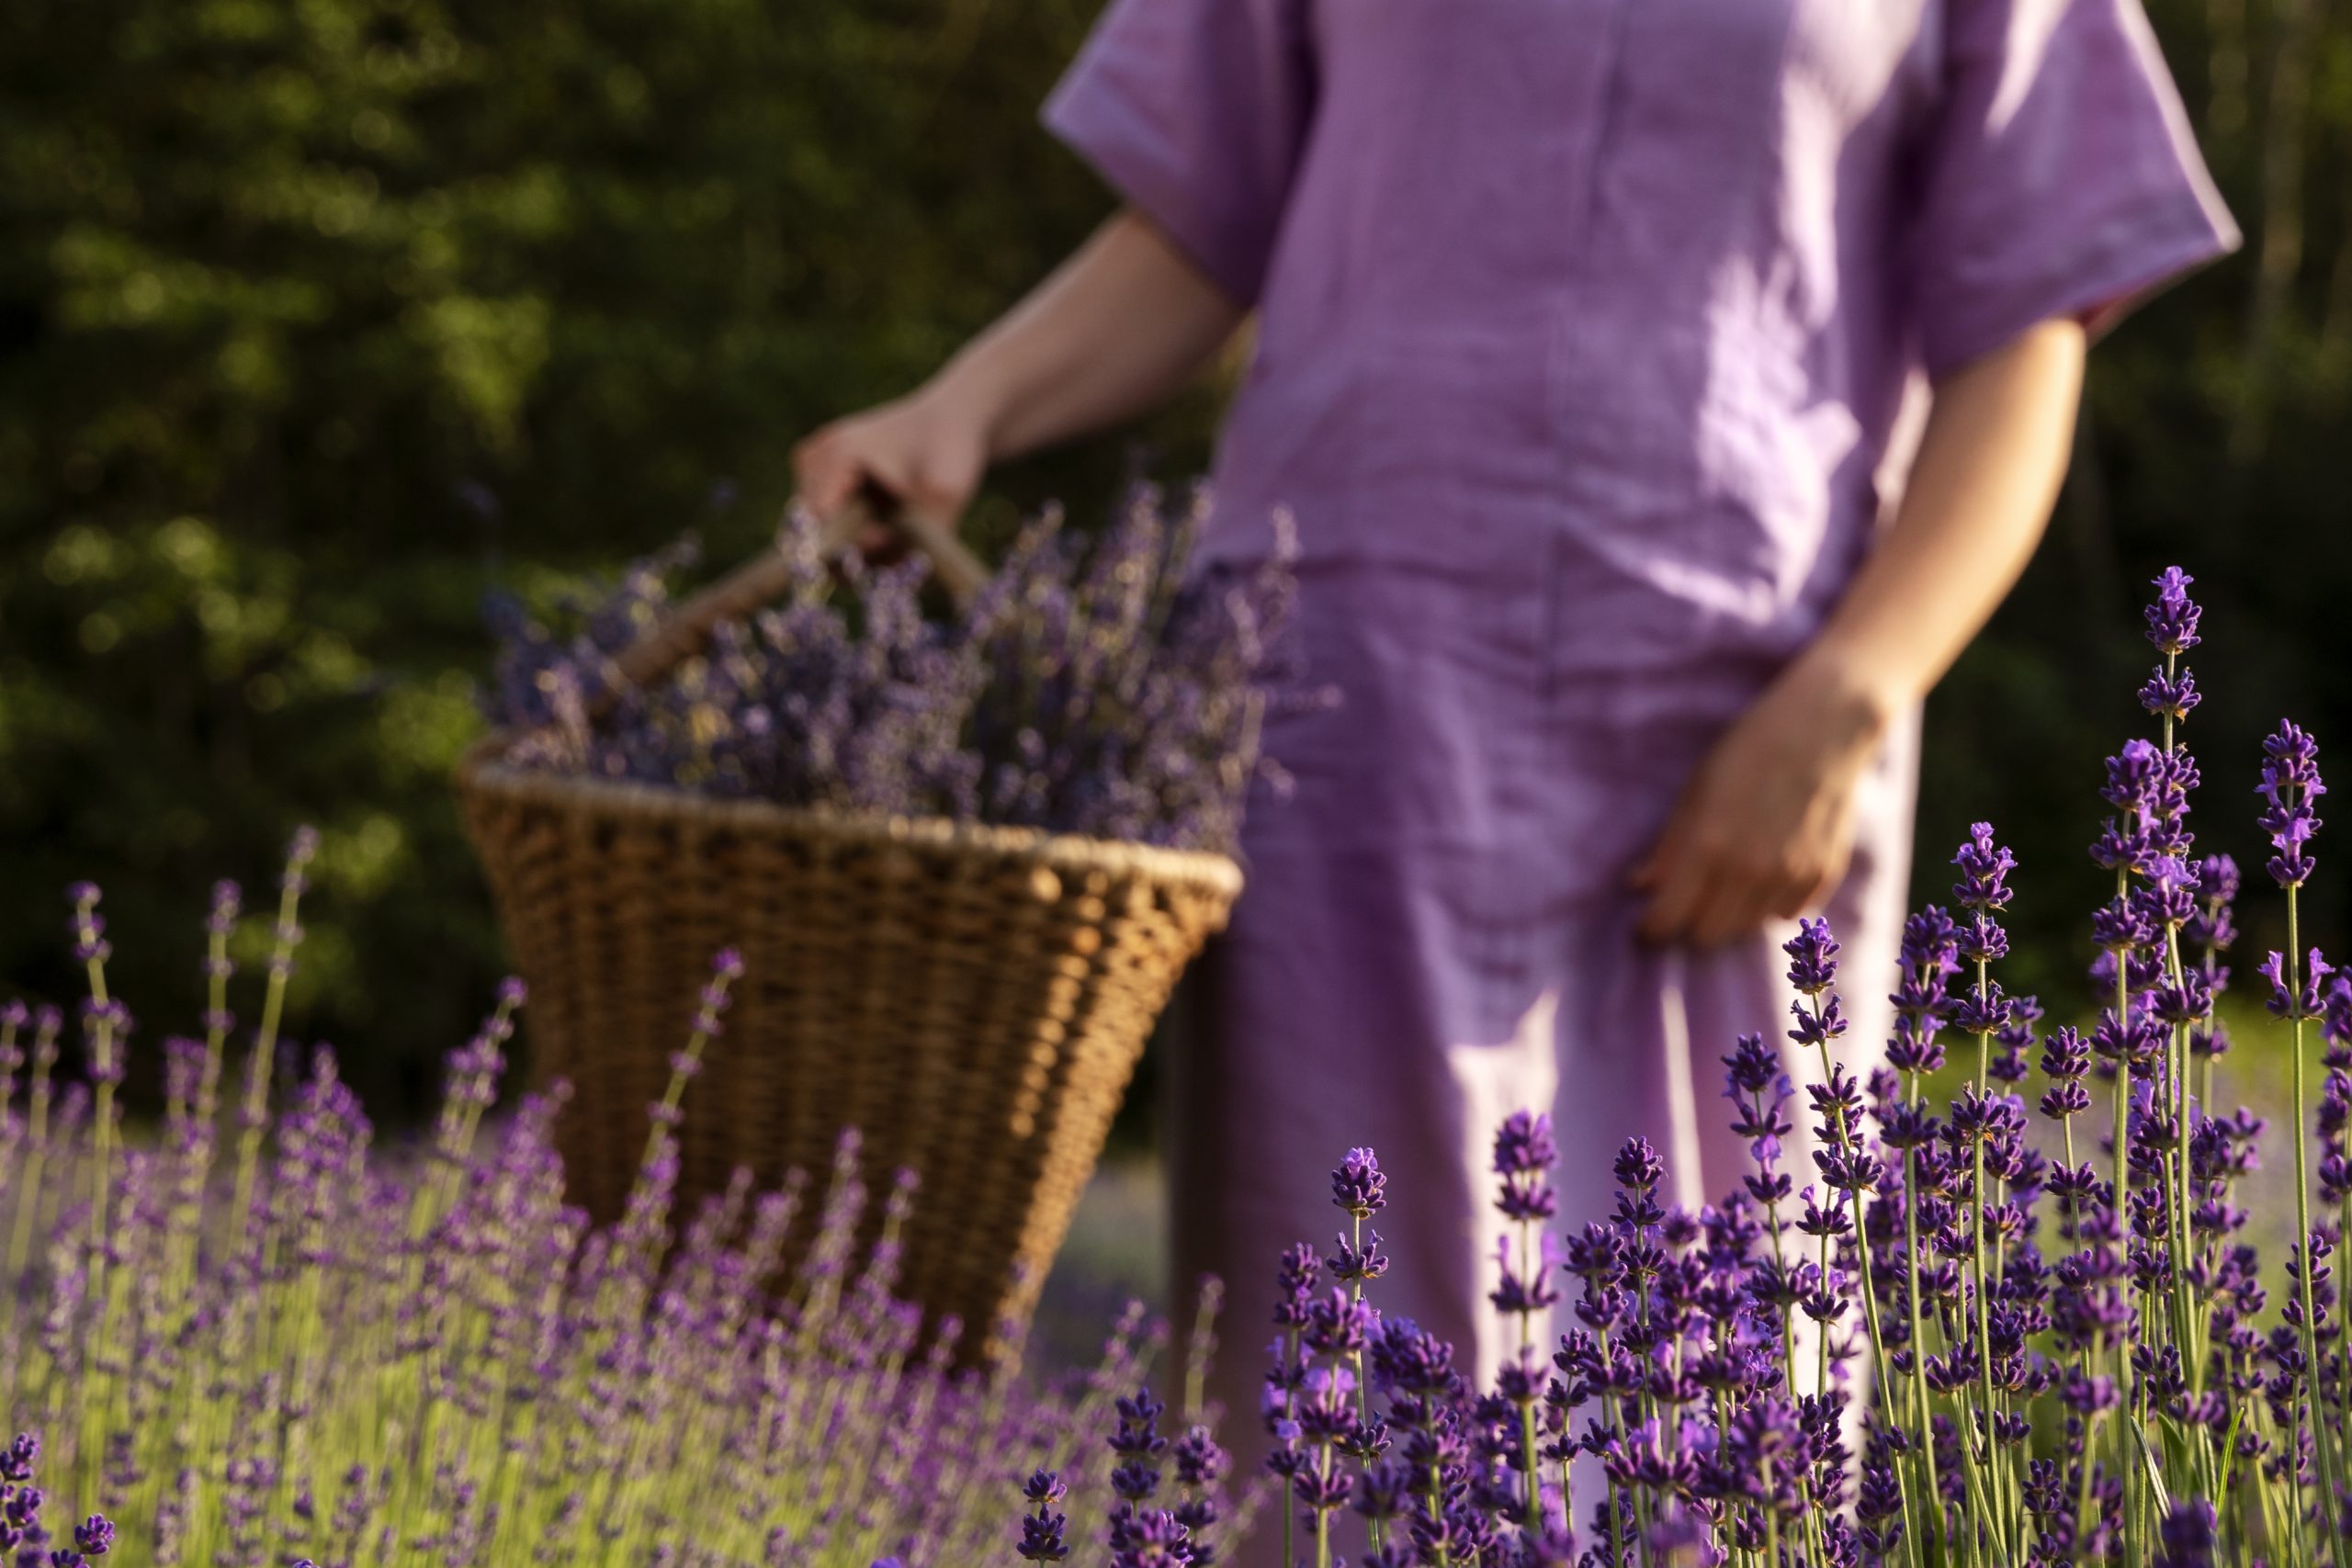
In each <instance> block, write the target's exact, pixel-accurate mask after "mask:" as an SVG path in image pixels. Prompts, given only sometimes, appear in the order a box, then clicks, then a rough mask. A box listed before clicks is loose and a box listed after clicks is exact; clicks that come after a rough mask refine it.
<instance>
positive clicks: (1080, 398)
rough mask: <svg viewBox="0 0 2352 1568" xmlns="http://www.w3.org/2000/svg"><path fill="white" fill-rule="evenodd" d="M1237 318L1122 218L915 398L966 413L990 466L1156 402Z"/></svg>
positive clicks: (1151, 236)
mask: <svg viewBox="0 0 2352 1568" xmlns="http://www.w3.org/2000/svg"><path fill="white" fill-rule="evenodd" d="M1244 313H1245V312H1244V311H1243V310H1241V308H1240V307H1239V306H1238V305H1236V304H1235V303H1234V302H1233V301H1232V300H1231V299H1228V298H1227V296H1226V295H1225V293H1224V292H1223V291H1222V290H1221V289H1219V288H1217V287H1216V284H1214V283H1212V282H1210V281H1209V279H1208V277H1207V276H1206V275H1205V274H1204V273H1202V272H1201V271H1200V270H1199V269H1198V268H1197V267H1195V266H1194V265H1193V263H1192V262H1191V260H1190V259H1189V258H1187V257H1186V256H1185V255H1184V254H1182V252H1180V251H1178V250H1177V249H1176V247H1175V246H1174V245H1173V244H1171V243H1170V242H1169V241H1168V240H1167V238H1166V237H1165V236H1163V235H1162V234H1161V233H1160V232H1159V230H1157V229H1156V228H1154V227H1153V226H1152V225H1151V224H1150V223H1148V221H1146V220H1144V219H1142V218H1141V217H1139V216H1137V215H1136V214H1135V213H1134V212H1132V211H1125V212H1121V213H1120V214H1118V215H1117V216H1116V217H1114V218H1113V219H1112V220H1110V221H1109V222H1107V223H1105V224H1104V225H1103V227H1102V228H1101V229H1100V230H1098V231H1096V232H1095V234H1094V236H1093V238H1091V240H1089V241H1088V242H1087V243H1085V244H1084V245H1082V246H1080V248H1079V250H1078V251H1077V252H1076V253H1075V254H1072V255H1071V257H1070V258H1069V260H1068V261H1067V262H1065V263H1063V264H1062V265H1061V266H1060V267H1059V268H1058V269H1057V270H1056V271H1055V272H1054V274H1053V276H1050V277H1048V278H1046V281H1045V282H1043V283H1041V284H1039V285H1038V286H1037V288H1035V290H1033V291H1032V292H1031V293H1030V295H1029V296H1028V298H1027V299H1023V301H1022V302H1021V303H1020V304H1019V305H1017V306H1015V307H1014V308H1013V309H1012V310H1011V311H1009V312H1007V313H1006V314H1005V316H1004V317H1003V318H1002V319H1001V320H1000V321H998V322H997V323H996V324H995V325H994V326H992V327H990V328H989V330H988V331H987V332H985V333H981V334H980V335H979V336H978V337H977V338H975V339H974V340H973V341H972V342H971V343H970V344H968V345H967V347H966V348H965V349H964V350H963V352H962V353H960V354H958V355H956V357H955V358H954V359H953V360H951V361H949V363H948V364H947V365H946V366H945V367H944V368H943V369H942V370H941V371H940V372H939V374H938V375H937V376H935V377H933V378H932V380H931V382H930V383H929V384H927V385H926V386H925V387H924V388H923V389H922V392H921V393H920V394H918V395H919V396H922V397H926V398H933V399H938V400H943V401H945V402H950V403H956V404H959V405H961V406H962V407H964V408H965V409H967V410H968V411H969V412H971V413H972V414H973V416H974V417H975V418H977V419H978V421H979V422H980V423H981V426H982V428H983V429H984V430H985V431H986V433H987V444H988V449H989V451H988V455H989V457H990V458H991V459H997V458H1003V457H1018V456H1020V455H1021V454H1023V453H1024V452H1030V451H1034V450H1035V449H1036V448H1038V447H1041V446H1051V445H1053V444H1054V443H1055V442H1057V441H1061V440H1065V439H1067V438H1069V437H1070V436H1074V435H1079V434H1083V433H1085V432H1087V431H1089V430H1093V429H1097V428H1099V427H1101V426H1103V425H1106V424H1114V423H1117V422H1118V421H1120V420H1123V419H1126V418H1129V417H1131V416H1133V415H1135V414H1138V413H1141V412H1145V411H1147V410H1148V409H1150V408H1152V407H1153V406H1155V405H1157V404H1158V403H1159V402H1161V401H1163V400H1166V399H1167V398H1168V397H1169V396H1170V395H1171V394H1172V393H1174V392H1175V391H1176V390H1177V389H1179V388H1180V387H1182V385H1183V384H1184V382H1185V381H1186V380H1187V379H1188V378H1191V377H1192V376H1193V373H1194V372H1195V371H1197V370H1198V369H1199V368H1200V367H1201V366H1202V365H1203V363H1204V362H1205V361H1206V360H1207V359H1208V357H1209V356H1210V355H1213V354H1214V353H1216V350H1217V348H1218V347H1219V346H1220V345H1221V344H1224V342H1225V341H1226V339H1227V338H1228V337H1230V336H1231V335H1232V333H1233V332H1234V329H1235V328H1236V327H1238V325H1239V324H1240V322H1241V319H1242V317H1243V315H1244Z"/></svg>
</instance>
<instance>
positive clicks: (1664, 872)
mask: <svg viewBox="0 0 2352 1568" xmlns="http://www.w3.org/2000/svg"><path fill="white" fill-rule="evenodd" d="M1711 880H1712V868H1711V866H1710V864H1709V863H1708V862H1707V861H1706V860H1705V858H1704V857H1703V856H1702V854H1701V853H1700V852H1698V851H1697V850H1695V849H1691V848H1685V847H1683V846H1682V845H1681V844H1680V843H1679V842H1678V843H1677V844H1675V845H1673V846H1669V847H1668V850H1667V852H1666V853H1665V856H1664V858H1663V859H1662V860H1661V862H1660V863H1659V866H1658V870H1657V892H1656V893H1655V894H1654V895H1652V896H1651V898H1650V901H1649V906H1648V908H1646V909H1645V910H1644V911H1643V914H1642V918H1641V920H1640V923H1639V925H1638V926H1637V927H1636V928H1635V929H1636V930H1637V931H1639V932H1640V934H1641V935H1642V936H1643V937H1644V938H1645V939H1646V940H1648V941H1650V942H1673V941H1675V940H1676V939H1678V938H1679V937H1681V936H1683V935H1685V934H1686V933H1687V932H1688V931H1690V928H1691V918H1692V917H1693V916H1694V915H1696V914H1697V913H1698V911H1699V908H1700V907H1701V905H1702V902H1703V901H1704V899H1705V897H1706V896H1707V888H1708V885H1709V883H1710V881H1711Z"/></svg>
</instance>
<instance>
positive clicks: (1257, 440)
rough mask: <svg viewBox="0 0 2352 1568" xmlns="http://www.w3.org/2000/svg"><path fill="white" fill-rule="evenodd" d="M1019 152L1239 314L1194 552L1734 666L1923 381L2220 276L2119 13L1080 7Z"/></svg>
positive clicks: (1628, 656)
mask: <svg viewBox="0 0 2352 1568" xmlns="http://www.w3.org/2000/svg"><path fill="white" fill-rule="evenodd" d="M1046 121H1047V124H1048V125H1049V126H1050V128H1051V129H1052V130H1054V131H1055V132H1056V133H1057V134H1058V135H1059V136H1061V137H1062V138H1063V139H1064V140H1065V141H1068V142H1069V144H1070V145H1072V146H1073V147H1075V148H1076V149H1077V150H1078V151H1079V152H1080V153H1082V154H1083V155H1084V156H1085V157H1086V158H1088V159H1089V160H1090V161H1091V162H1092V163H1093V164H1094V165H1095V166H1096V167H1097V168H1098V169H1099V170H1100V171H1101V172H1102V173H1103V175H1105V176H1106V177H1107V178H1108V180H1109V181H1110V182H1111V183H1112V184H1113V185H1114V186H1115V187H1117V189H1118V190H1119V191H1120V192H1121V193H1123V194H1124V195H1125V197H1127V198H1128V199H1129V200H1130V201H1131V202H1133V203H1134V204H1135V205H1136V207H1138V208H1139V209H1141V210H1142V211H1143V212H1145V213H1146V214H1147V215H1148V216H1149V217H1150V218H1151V219H1152V220H1155V221H1156V222H1157V223H1158V224H1159V226H1161V227H1162V228H1163V229H1164V230H1165V231H1166V232H1168V233H1169V234H1170V236H1171V237H1172V238H1173V239H1174V240H1175V242H1176V243H1178V244H1179V245H1180V246H1182V248H1183V249H1184V250H1185V251H1187V252H1188V253H1189V254H1191V255H1192V256H1193V257H1194V258H1195V259H1196V260H1197V261H1198V262H1199V264H1200V265H1202V266H1203V267H1204V269H1205V270H1206V271H1207V272H1208V274H1209V275H1210V276H1213V277H1214V278H1215V279H1216V281H1217V282H1218V283H1219V284H1220V285H1222V286H1223V288H1225V289H1226V290H1227V291H1228V292H1229V293H1230V294H1231V295H1232V296H1233V298H1234V299H1237V300H1238V301H1240V302H1243V303H1246V304H1251V305H1254V306H1256V307H1258V309H1259V310H1260V312H1261V321H1260V329H1259V339H1258V344H1257V353H1256V357H1255V360H1254V362H1253V364H1252V366H1251V368H1250V373H1249V378H1248V381H1247V383H1246V385H1245V386H1244V388H1243V389H1242V390H1241V392H1240V394H1239V397H1238V400H1237V402H1236V404H1235V406H1234V409H1233V411H1232V415H1231V419H1230V422H1229V423H1228V426H1227V431H1226V434H1225V438H1224V441H1223V444H1222V446H1221V448H1220V451H1219V454H1218V457H1217V463H1216V485H1217V492H1218V495H1219V499H1220V506H1219V518H1220V521H1219V523H1218V524H1216V525H1214V526H1213V528H1212V532H1211V536H1210V538H1209V540H1208V541H1207V543H1206V546H1205V548H1206V549H1207V551H1208V552H1209V553H1210V554H1212V555H1216V554H1224V555H1248V554H1250V553H1251V552H1254V551H1256V550H1258V549H1260V548H1261V547H1262V543H1263V540H1264V539H1265V537H1266V533H1265V524H1264V518H1265V514H1266V513H1267V511H1268V509H1269V508H1271V507H1273V506H1276V505H1286V506H1288V507H1290V508H1291V509H1292V510H1293V511H1294V512H1295V513H1296V515H1297V517H1298V520H1299V523H1300V526H1301V530H1302V535H1303V537H1304V540H1305V544H1306V550H1307V552H1308V555H1309V557H1310V558H1323V559H1326V560H1330V561H1354V562H1361V563H1364V564H1368V565H1385V566H1391V567H1401V568H1407V569H1411V570H1442V571H1446V572H1449V573H1453V574H1458V575H1468V576H1471V577H1476V578H1480V579H1487V580H1499V579H1508V578H1509V577H1510V575H1511V574H1512V573H1514V572H1516V571H1520V570H1530V569H1532V567H1533V566H1534V565H1535V564H1536V563H1541V562H1545V561H1549V560H1552V559H1555V558H1556V556H1557V552H1558V551H1560V550H1562V549H1564V548H1565V549H1567V550H1569V551H1572V552H1573V554H1574V557H1575V558H1576V569H1575V570H1574V572H1573V573H1572V577H1573V580H1574V581H1576V583H1577V585H1578V586H1577V588H1576V590H1575V592H1574V595H1573V597H1574V598H1575V600H1576V601H1577V604H1576V605H1575V613H1574V614H1572V615H1568V616H1566V617H1565V618H1564V621H1563V625H1562V627H1561V631H1560V636H1561V637H1562V639H1563V640H1562V644H1561V646H1560V647H1559V648H1558V649H1555V653H1556V655H1557V657H1558V658H1559V660H1561V662H1562V663H1563V664H1564V665H1565V666H1566V667H1568V668H1571V669H1582V670H1588V671H1593V672H1595V673H1601V672H1608V673H1616V674H1624V675H1638V674H1641V673H1644V672H1651V673H1656V674H1658V675H1661V676H1667V677H1668V678H1671V677H1672V676H1673V675H1674V674H1675V673H1676V672H1679V671H1723V670H1726V669H1728V668H1731V667H1735V666H1744V667H1748V668H1753V669H1759V670H1760V669H1769V668H1770V667H1771V666H1773V665H1776V664H1778V663H1779V662H1780V661H1781V660H1784V659H1785V658H1786V657H1787V656H1788V655H1789V654H1790V653H1792V651H1793V650H1794V649H1797V648H1798V647H1800V646H1802V645H1803V643H1804V641H1805V640H1806V639H1807V638H1808V637H1811V635H1812V634H1813V633H1814V632H1815V630H1816V629H1817V628H1818V626H1819V625H1820V623H1821V621H1822V619H1823V617H1824V615H1826V612H1827V609H1828V607H1829V606H1830V605H1831V604H1833V603H1834V602H1835V600H1836V598H1837V597H1838V593H1839V592H1841V591H1842V589H1843V588H1844V587H1845V585H1846V583H1847V581H1849V578H1850V577H1851V575H1852V573H1853V570H1854V569H1855V567H1856V565H1857V563H1858V562H1859V560H1860V557H1861V555H1862V553H1863V551H1864V550H1865V549H1866V547H1867V546H1868V544H1869V542H1870V539H1871V535H1872V532H1873V530H1874V527H1875V525H1876V524H1877V522H1878V520H1879V519H1880V518H1881V517H1882V516H1883V514H1884V513H1885V511H1886V509H1887V507H1888V506H1889V505H1890V504H1891V502H1892V501H1893V500H1894V496H1895V493H1896V492H1897V491H1898V490H1899V487H1900V484H1901V480H1902V476H1903V474H1904V472H1905V470H1906V469H1907V467H1908V463H1909V457H1910V448H1911V445H1912V444H1913V442H1914V441H1915V440H1916V434H1917V423H1918V419H1917V416H1918V415H1919V413H1920V412H1922V410H1923V408H1924V400H1923V398H1922V396H1921V394H1922V393H1923V392H1924V389H1925V387H1926V385H1927V382H1928V378H1934V377H1937V376H1939V375H1942V374H1944V373H1946V372H1948V371H1951V370H1952V369H1954V368H1956V367H1960V366H1962V365H1964V364H1966V363H1967V362H1968V361H1969V360H1971V359H1972V358H1974V357H1975V356H1977V355H1982V354H1984V353H1985V352H1986V351H1988V350H1990V349H1993V348H1996V347H1998V346H2000V345H2001V344H2004V343H2006V342H2007V341H2008V340H2009V339H2011V338H2012V337H2014V336H2015V335H2017V334H2018V333H2020V332H2022V331H2023V330H2025V329H2026V328H2028V327H2030V326H2031V325H2033V324H2034V323H2036V322H2038V321H2044V320H2048V319H2051V318H2054V317H2062V316H2075V317H2080V318H2082V319H2084V320H2086V321H2089V322H2091V323H2092V324H2093V325H2094V326H2098V325H2104V324H2105V322H2106V321H2108V320H2109V319H2110V318H2111V317H2112V316H2113V315H2114V314H2116V313H2117V312H2118V311H2119V310H2120V309H2121V308H2122V307H2123V306H2124V305H2125V304H2127V303H2128V302H2129V301H2130V300H2131V299H2133V298H2134V297H2135V296H2137V295H2139V294H2140V293H2142V292H2143V291H2144V290H2146V289H2148V288H2152V287H2153V286H2154V285H2155V284H2157V283H2159V282H2161V281H2162V280H2164V279H2165V278H2166V277H2168V276H2171V275H2173V274H2175V273H2177V272H2178V271H2180V270H2181V269H2182V268H2184V267H2186V266H2188V265H2193V264H2196V263H2198V262H2200V261H2203V260H2205V259H2208V258H2210V257H2211V256H2213V255H2215V254H2219V253H2220V252H2222V251H2224V250H2226V249H2228V248H2229V247H2230V246H2231V245H2233V243H2235V237H2236V236H2235V232H2234V231H2233V228H2232V226H2231V223H2230V220H2229V218H2228V215H2227V214H2226V213H2225V212H2224V211H2223V209H2222V206H2221V203H2220V201H2219V200H2218V198H2217V197H2216V196H2215V194H2214V192H2213V190H2212V187H2211V183H2210V182H2209V181H2208V179H2207V177H2206V175H2205V172H2204V169H2203V166H2202V164H2200V162H2199V158H2198V155H2197V152H2196V148H2195V144H2194V142H2193V141H2192V139H2191V137H2190V135H2189V131H2188V126H2187V123H2186V121H2185V118H2184V117H2183V114H2182V111H2181V107H2180V105H2179V102H2178V100H2177V96H2175V94H2174V91H2173V88H2172V85H2171V83H2170V80H2169V78H2168V77H2167V76H2166V74H2165V70H2164V66H2163V62H2162V59H2161V57H2160V56H2159V54H2158V52H2157V50H2156V46H2155V43H2154V39H2153V38H2152V36H2151V34H2150V32H2149V28H2148V26H2147V23H2146V20H2145V18H2144V17H2143V16H2142V14H2141V12H2140V10H2139V7H2138V5H2137V4H2136V0H1114V4H1113V5H1112V6H1111V7H1110V9H1109V10H1108V12H1107V13H1106V15H1105V16H1104V17H1103V21H1102V23H1101V24H1100V26H1099V27H1098V28H1097V29H1096V31H1095V33H1094V35H1093V37H1092V39H1091V41H1090V42H1089V44H1088V46H1087V48H1086V51H1085V52H1084V54H1083V55H1082V56H1081V57H1080V60H1079V62H1077V64H1076V65H1075V66H1074V67H1073V68H1072V69H1071V71H1070V73H1069V75H1068V76H1067V78H1066V79H1065V80H1064V81H1063V82H1062V84H1061V85H1060V86H1059V88H1058V89H1057V92H1056V93H1055V95H1054V96H1053V98H1052V100H1051V102H1050V103H1049V104H1048V106H1047V107H1046Z"/></svg>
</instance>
